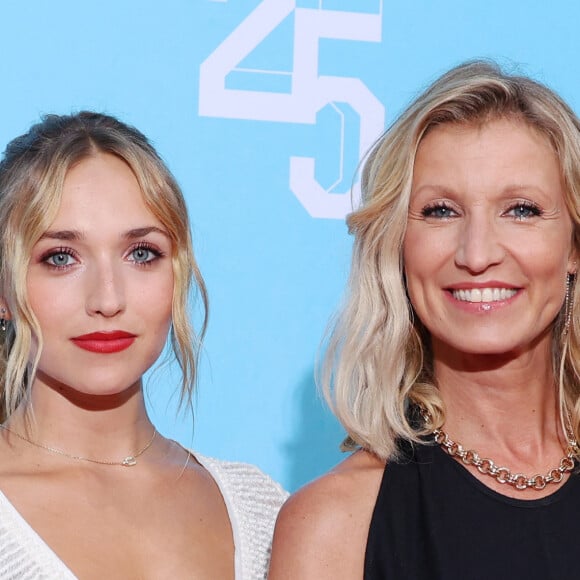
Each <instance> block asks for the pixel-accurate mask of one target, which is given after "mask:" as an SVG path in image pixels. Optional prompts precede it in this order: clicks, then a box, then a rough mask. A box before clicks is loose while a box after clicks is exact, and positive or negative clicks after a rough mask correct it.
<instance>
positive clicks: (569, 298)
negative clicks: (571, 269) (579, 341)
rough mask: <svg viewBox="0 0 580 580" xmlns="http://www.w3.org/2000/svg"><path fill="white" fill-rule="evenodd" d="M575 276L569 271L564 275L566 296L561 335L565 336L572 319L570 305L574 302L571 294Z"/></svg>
mask: <svg viewBox="0 0 580 580" xmlns="http://www.w3.org/2000/svg"><path fill="white" fill-rule="evenodd" d="M575 278H576V276H575V275H574V274H570V273H568V275H567V276H566V298H565V299H564V330H563V332H562V335H563V336H567V335H568V333H569V332H570V323H571V321H572V306H573V302H574V297H573V296H572V287H573V286H574V280H575Z"/></svg>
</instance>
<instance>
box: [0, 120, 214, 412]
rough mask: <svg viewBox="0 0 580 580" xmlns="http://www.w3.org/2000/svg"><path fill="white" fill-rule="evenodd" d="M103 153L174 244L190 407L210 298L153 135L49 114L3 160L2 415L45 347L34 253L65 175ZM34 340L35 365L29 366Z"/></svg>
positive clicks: (176, 337)
mask: <svg viewBox="0 0 580 580" xmlns="http://www.w3.org/2000/svg"><path fill="white" fill-rule="evenodd" d="M98 152H103V153H109V154H112V155H115V156H117V157H119V158H120V159H122V160H123V161H125V162H126V163H127V164H128V166H129V167H130V168H131V170H132V171H133V173H134V174H135V177H136V178H137V181H138V182H139V185H140V188H141V191H142V193H143V199H144V201H145V204H146V205H147V207H148V209H149V210H150V211H151V212H152V213H153V215H155V217H156V218H157V219H159V221H160V222H161V223H162V224H163V226H164V227H165V229H166V230H167V232H168V233H169V236H170V238H171V242H172V247H173V256H172V261H173V273H174V293H173V311H172V327H171V333H170V337H171V345H172V349H173V352H174V355H175V358H176V359H177V362H178V364H179V366H180V368H181V371H182V384H181V389H180V395H181V397H180V402H181V403H182V404H189V403H190V402H191V396H192V392H193V388H194V384H195V376H196V369H197V364H198V353H199V346H200V341H201V338H202V337H203V334H204V332H205V326H206V319H207V294H206V289H205V285H204V282H203V279H202V277H201V274H200V271H199V268H198V266H197V263H196V261H195V257H194V254H193V248H192V242H191V234H190V224H189V218H188V214H187V208H186V205H185V200H184V198H183V195H182V192H181V190H180V188H179V186H178V184H177V183H176V181H175V179H174V178H173V176H172V175H171V173H170V172H169V170H168V169H167V167H166V166H165V164H164V163H163V161H162V160H161V158H160V157H159V155H158V154H157V152H156V151H155V149H154V148H153V147H152V146H151V144H150V143H149V141H148V140H147V138H146V137H145V136H144V135H143V134H142V133H140V132H139V131H138V130H137V129H135V128H134V127H130V126H129V125H126V124H124V123H122V122H120V121H119V120H117V119H115V118H114V117H111V116H109V115H103V114H99V113H93V112H86V111H84V112H80V113H78V114H75V115H64V116H58V115H47V116H45V117H44V118H43V119H42V122H40V123H38V124H36V125H34V126H32V127H31V128H30V130H29V131H28V132H27V133H26V134H24V135H22V136H20V137H17V138H16V139H14V140H13V141H11V142H10V143H9V144H8V146H7V148H6V151H5V153H4V157H3V159H2V161H1V162H0V224H2V225H1V228H0V284H1V287H0V296H1V297H2V298H3V299H4V301H5V302H6V304H7V307H8V309H9V311H10V315H11V320H10V321H9V322H8V324H7V329H6V332H4V333H2V335H3V336H2V337H1V338H0V340H2V342H3V344H2V349H1V353H0V418H2V419H3V420H4V419H5V418H7V417H8V416H10V414H11V413H13V412H14V410H15V409H16V407H17V406H18V405H19V404H20V403H21V402H22V401H23V400H25V399H26V396H27V394H28V392H29V389H30V385H31V381H32V378H33V376H34V373H35V369H36V364H37V361H38V357H39V355H40V350H41V348H42V335H41V332H40V328H39V325H38V322H37V320H36V317H35V316H34V313H33V312H32V310H31V309H30V306H29V304H28V300H27V292H26V274H27V270H28V263H29V260H30V255H31V250H32V248H33V246H34V245H35V244H36V242H37V241H38V239H39V238H40V237H41V236H42V234H43V233H44V232H45V231H46V230H47V229H48V227H49V226H50V224H51V223H52V221H53V220H54V217H55V215H56V212H57V211H58V208H59V205H60V200H61V194H62V188H63V183H64V180H65V177H66V174H67V172H68V171H69V170H70V169H71V168H72V167H73V166H74V165H76V164H77V163H79V162H80V161H82V160H83V159H86V158H87V157H90V156H92V155H95V154H96V153H98ZM192 280H193V281H194V282H195V286H196V289H197V291H198V293H199V295H200V297H201V302H202V306H203V313H202V316H203V318H202V323H201V330H200V333H199V335H197V336H196V334H195V332H194V331H193V328H192V326H191V323H190V321H189V316H188V300H189V293H190V290H191V285H192ZM33 343H36V344H38V345H39V347H40V348H38V349H37V351H38V352H37V354H36V360H35V361H34V360H33V361H31V353H32V352H33V349H32V345H33Z"/></svg>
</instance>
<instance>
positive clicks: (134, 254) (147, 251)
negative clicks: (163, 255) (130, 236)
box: [131, 247, 159, 264]
mask: <svg viewBox="0 0 580 580" xmlns="http://www.w3.org/2000/svg"><path fill="white" fill-rule="evenodd" d="M158 257H159V252H156V251H155V250H153V249H152V248H147V247H138V248H135V249H133V250H131V259H132V260H133V262H135V263H136V264H148V263H149V262H152V261H153V260H155V259H156V258H158Z"/></svg>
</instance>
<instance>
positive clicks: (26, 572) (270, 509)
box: [0, 454, 288, 580]
mask: <svg viewBox="0 0 580 580" xmlns="http://www.w3.org/2000/svg"><path fill="white" fill-rule="evenodd" d="M195 458H196V459H197V461H199V463H200V464H201V465H203V466H204V467H205V468H206V469H207V471H208V472H209V473H210V474H211V476H212V477H213V478H214V480H215V482H216V484H217V485H218V487H219V489H220V491H221V493H222V496H223V498H224V501H225V504H226V507H227V510H228V515H229V518H230V523H231V526H232V531H233V536H234V547H235V577H236V580H258V579H260V580H263V579H264V578H266V576H267V569H268V562H269V558H270V546H271V542H272V534H273V532H274V523H275V521H276V516H277V514H278V510H279V509H280V507H281V505H282V503H283V502H284V500H285V499H286V497H287V496H288V494H287V493H286V492H285V491H284V490H283V489H282V488H281V487H280V486H279V485H278V484H277V483H275V482H274V481H272V479H270V478H269V477H268V476H267V475H264V474H263V473H262V472H261V471H260V470H259V469H258V468H257V467H254V466H253V465H248V464H246V463H232V462H227V461H220V460H217V459H211V458H209V457H203V456H202V455H198V454H195ZM0 579H1V580H40V579H42V580H53V579H54V580H77V578H76V576H75V575H74V574H73V573H72V572H71V571H70V570H69V568H67V566H66V565H65V564H64V562H63V561H62V560H61V559H60V558H59V557H58V556H57V555H56V554H55V553H54V552H53V551H52V550H51V549H50V547H49V546H48V545H47V544H46V543H45V542H44V540H43V539H42V538H41V537H40V536H39V535H38V534H37V533H36V532H35V531H34V530H33V529H32V527H30V525H29V524H28V523H27V522H26V520H24V518H23V517H22V516H21V515H20V514H19V513H18V511H16V509H15V508H14V506H13V505H12V504H11V503H10V502H9V501H8V499H7V498H6V496H5V495H4V494H2V493H1V492H0Z"/></svg>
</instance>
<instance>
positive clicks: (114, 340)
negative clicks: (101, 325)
mask: <svg viewBox="0 0 580 580" xmlns="http://www.w3.org/2000/svg"><path fill="white" fill-rule="evenodd" d="M135 338H136V337H135V335H134V334H131V333H130V332H125V331H124V330H112V331H109V332H91V333H89V334H83V335H82V336H75V337H74V338H71V340H72V341H73V342H74V343H75V344H76V345H77V346H78V347H79V348H82V349H83V350H88V351H90V352H97V353H100V354H110V353H113V352H121V351H122V350H125V349H126V348H129V347H130V346H131V345H132V344H133V342H134V341H135Z"/></svg>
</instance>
